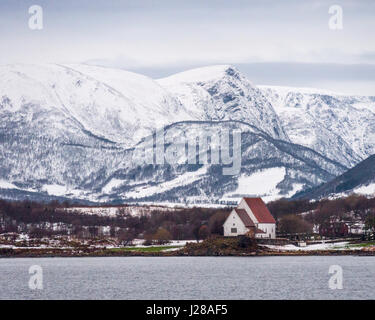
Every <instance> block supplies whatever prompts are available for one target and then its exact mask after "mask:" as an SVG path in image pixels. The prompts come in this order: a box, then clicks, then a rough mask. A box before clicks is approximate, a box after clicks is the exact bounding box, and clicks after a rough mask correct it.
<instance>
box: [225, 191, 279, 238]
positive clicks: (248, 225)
mask: <svg viewBox="0 0 375 320" xmlns="http://www.w3.org/2000/svg"><path fill="white" fill-rule="evenodd" d="M223 226H224V236H226V237H234V236H239V235H248V236H249V237H252V238H270V239H274V238H276V221H275V219H274V218H273V216H272V215H271V213H270V212H269V210H268V209H267V207H266V204H265V203H264V202H263V200H262V199H261V198H242V200H241V201H240V203H239V204H238V206H237V208H234V209H233V210H232V212H231V213H230V214H229V216H228V218H227V219H226V220H225V222H224V225H223Z"/></svg>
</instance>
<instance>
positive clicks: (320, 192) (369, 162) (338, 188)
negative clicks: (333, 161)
mask: <svg viewBox="0 0 375 320" xmlns="http://www.w3.org/2000/svg"><path fill="white" fill-rule="evenodd" d="M374 187H375V154H374V155H372V156H370V157H368V158H367V159H365V160H363V161H361V162H360V163H359V164H357V165H356V166H355V167H353V168H351V169H349V170H348V171H346V172H344V173H343V174H341V175H339V176H337V177H336V178H334V179H332V180H331V181H329V182H327V183H324V184H322V185H319V186H316V187H313V188H311V189H310V190H305V191H303V192H299V193H298V194H296V195H295V198H307V199H320V198H324V197H334V198H335V197H340V196H346V195H349V194H351V193H359V194H364V195H374V192H375V188H374Z"/></svg>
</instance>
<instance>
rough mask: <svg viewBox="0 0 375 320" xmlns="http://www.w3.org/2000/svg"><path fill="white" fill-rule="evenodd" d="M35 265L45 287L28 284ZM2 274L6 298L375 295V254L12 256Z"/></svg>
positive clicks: (2, 264) (1, 265) (1, 264)
mask: <svg viewBox="0 0 375 320" xmlns="http://www.w3.org/2000/svg"><path fill="white" fill-rule="evenodd" d="M32 265H39V266H41V267H42V270H43V289H42V290H31V289H30V288H29V279H30V277H31V276H32V275H30V274H29V268H30V266H32ZM331 265H339V266H340V267H341V268H342V270H343V289H341V290H340V289H336V290H333V289H330V287H329V279H330V277H331V276H332V274H329V273H328V271H329V267H330V266H331ZM0 275H1V276H0V299H223V300H225V299H375V257H359V256H335V257H334V256H307V257H110V258H10V259H0Z"/></svg>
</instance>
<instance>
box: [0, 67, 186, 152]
mask: <svg viewBox="0 0 375 320" xmlns="http://www.w3.org/2000/svg"><path fill="white" fill-rule="evenodd" d="M0 74H1V77H0V90H1V91H0V106H1V109H0V112H6V113H7V114H10V113H15V112H22V109H25V106H27V105H34V106H35V107H34V108H33V109H34V110H35V109H38V112H39V113H40V112H42V111H43V112H49V113H54V114H58V115H59V117H60V118H62V119H69V120H70V121H73V122H75V123H76V125H77V126H78V127H80V128H81V129H83V130H86V131H89V132H90V133H92V134H94V135H97V136H99V137H102V138H104V139H108V140H110V141H114V142H118V143H124V144H125V145H127V146H131V145H133V144H134V143H136V142H137V141H138V139H140V138H141V137H143V136H145V135H147V134H150V133H151V132H152V131H153V130H155V129H156V128H159V127H161V126H162V125H166V124H169V123H171V121H172V122H173V121H174V120H176V121H177V120H181V119H182V120H184V119H185V118H186V116H185V117H184V115H183V114H181V113H183V108H182V107H181V106H180V105H179V103H178V101H177V100H176V99H175V98H173V97H172V96H171V95H170V94H169V93H168V92H167V91H166V90H165V89H163V88H162V87H161V86H160V85H158V84H157V83H156V82H155V81H154V80H152V79H150V78H147V77H145V76H141V75H138V74H135V73H131V72H126V71H122V70H114V69H108V68H101V67H91V66H90V67H89V66H85V65H11V66H3V67H0ZM33 109H30V110H29V111H28V113H27V115H28V117H30V121H31V120H32V121H35V117H38V119H40V116H41V114H36V112H33ZM177 111H179V112H181V113H178V112H177ZM174 117H175V118H176V119H174ZM54 120H57V119H56V118H50V119H48V121H52V122H54V125H53V126H51V129H52V130H53V127H54V126H57V128H56V130H58V129H59V126H60V125H62V126H64V125H63V124H62V123H61V120H59V121H54ZM64 121H66V120H64Z"/></svg>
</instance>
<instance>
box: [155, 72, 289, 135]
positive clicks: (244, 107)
mask: <svg viewBox="0 0 375 320" xmlns="http://www.w3.org/2000/svg"><path fill="white" fill-rule="evenodd" d="M158 82H159V83H160V84H161V85H162V86H163V87H165V88H166V89H168V90H169V91H170V92H171V93H172V94H173V95H175V96H176V97H177V98H178V99H179V100H180V102H181V104H182V105H183V106H184V107H185V108H186V109H187V110H188V112H189V113H190V114H191V115H192V117H194V118H196V119H197V120H211V121H215V120H216V121H225V120H236V121H243V122H245V123H248V124H251V125H253V126H255V127H256V128H258V129H259V130H261V131H263V132H266V133H268V134H269V135H270V136H272V137H273V138H276V139H282V140H287V141H288V136H287V134H286V133H285V132H284V130H283V127H282V125H281V123H280V121H279V118H278V116H277V114H276V113H275V111H274V109H273V107H272V105H271V104H270V103H269V101H268V100H267V99H266V98H265V97H264V96H263V95H262V93H261V91H260V90H258V89H257V88H256V87H254V86H253V85H252V84H251V83H250V81H249V80H248V79H247V78H246V77H245V76H244V75H243V74H241V73H240V72H239V71H238V70H237V69H236V68H234V67H232V66H227V65H219V66H210V67H204V68H198V69H193V70H189V71H185V72H181V73H178V74H175V75H172V76H170V77H167V78H164V79H159V80H158Z"/></svg>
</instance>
